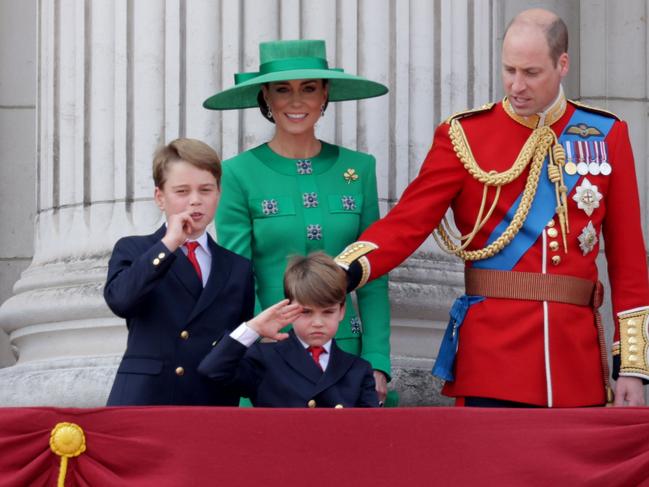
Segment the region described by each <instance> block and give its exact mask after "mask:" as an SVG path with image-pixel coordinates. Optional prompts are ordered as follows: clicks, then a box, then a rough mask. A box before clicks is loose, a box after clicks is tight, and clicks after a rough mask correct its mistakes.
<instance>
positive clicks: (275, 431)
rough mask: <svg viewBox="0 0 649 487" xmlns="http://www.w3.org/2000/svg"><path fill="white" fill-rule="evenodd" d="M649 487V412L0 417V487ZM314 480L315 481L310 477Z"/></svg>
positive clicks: (21, 412) (30, 412) (18, 413)
mask: <svg viewBox="0 0 649 487" xmlns="http://www.w3.org/2000/svg"><path fill="white" fill-rule="evenodd" d="M59 422H71V423H76V424H78V425H79V426H81V428H82V429H83V430H84V432H85V437H86V441H87V450H86V451H85V453H83V454H81V455H80V456H79V457H76V458H72V459H70V460H69V464H68V472H67V476H66V482H65V485H66V487H72V486H75V487H77V486H78V487H111V486H120V487H123V486H136V487H149V486H151V487H154V486H155V487H165V486H170V487H171V486H173V487H183V486H189V487H200V486H224V487H232V486H250V485H254V486H262V485H263V486H282V487H289V486H298V485H299V486H302V485H309V486H312V487H316V486H327V487H333V486H335V487H344V486H364V485H367V486H373V487H377V486H390V487H395V486H422V485H423V486H429V485H443V486H464V485H470V486H491V485H494V486H496V485H497V486H501V487H502V486H510V485H511V486H602V487H614V486H625V487H628V486H645V485H646V486H649V408H626V409H614V408H609V409H604V408H602V409H599V408H597V409H563V410H561V409H557V410H519V409H512V410H499V409H476V408H395V409H385V410H360V409H345V410H326V409H314V410H309V409H301V410H295V409H294V410H288V409H252V408H249V409H238V408H203V407H196V408H187V407H185V408H176V407H131V408H97V409H59V408H5V409H0V486H3V487H40V486H55V485H56V481H57V475H58V470H59V463H60V458H59V457H58V456H56V455H55V454H54V453H53V452H52V451H51V450H50V447H49V436H50V432H51V430H52V428H54V426H55V425H56V424H57V423H59ZM314 473H317V475H314Z"/></svg>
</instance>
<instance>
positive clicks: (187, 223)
mask: <svg viewBox="0 0 649 487" xmlns="http://www.w3.org/2000/svg"><path fill="white" fill-rule="evenodd" d="M191 214H192V210H187V211H183V212H182V213H176V214H175V215H170V216H169V218H168V219H167V233H166V234H165V236H164V237H162V243H163V244H164V245H165V247H167V248H168V249H169V251H170V252H174V251H175V250H176V249H177V248H178V247H180V246H181V245H182V244H184V243H185V242H186V241H187V239H188V238H189V237H190V236H191V235H192V234H193V233H194V232H195V231H196V229H195V228H194V222H193V220H192V217H191Z"/></svg>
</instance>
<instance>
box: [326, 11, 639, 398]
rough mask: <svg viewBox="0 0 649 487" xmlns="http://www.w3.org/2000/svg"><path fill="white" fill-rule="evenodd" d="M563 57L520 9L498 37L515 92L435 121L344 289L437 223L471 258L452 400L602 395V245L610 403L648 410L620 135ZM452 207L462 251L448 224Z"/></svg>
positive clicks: (625, 156) (558, 27) (551, 34)
mask: <svg viewBox="0 0 649 487" xmlns="http://www.w3.org/2000/svg"><path fill="white" fill-rule="evenodd" d="M567 47H568V35H567V29H566V26H565V24H564V23H563V21H562V20H561V19H559V18H558V17H557V16H556V15H555V14H553V13H551V12H548V11H545V10H540V9H533V10H528V11H525V12H522V13H521V14H519V15H518V16H517V17H516V18H515V19H514V20H513V21H512V23H511V24H510V26H509V27H508V29H507V32H506V34H505V38H504V42H503V51H502V61H503V68H502V76H503V84H504V88H505V93H506V97H505V98H504V99H503V101H502V102H500V103H496V104H489V105H485V106H484V107H482V108H480V109H477V110H472V111H469V112H465V113H462V114H459V115H456V116H453V117H451V118H449V119H448V120H447V121H446V122H445V123H443V124H441V125H440V126H439V127H438V128H437V130H436V132H435V138H434V141H433V145H432V147H431V149H430V152H429V153H428V155H427V157H426V159H425V161H424V163H423V165H422V167H421V171H420V173H419V175H418V177H417V178H416V179H415V180H413V181H412V183H411V184H410V185H409V186H408V188H407V189H406V191H405V192H404V193H403V195H402V197H401V200H400V201H399V203H398V204H397V205H396V206H395V207H394V208H393V209H392V211H390V213H389V214H388V215H387V216H386V217H385V218H383V219H382V220H380V221H378V222H377V223H375V224H374V225H372V226H371V227H370V228H368V229H367V231H365V232H364V233H363V234H362V235H361V237H360V238H359V241H358V242H356V243H354V244H352V245H350V246H349V247H348V248H347V249H346V250H345V251H344V252H343V253H341V254H340V255H339V256H338V257H337V260H338V262H339V264H340V265H342V266H343V267H344V268H346V269H347V271H348V276H349V279H350V284H351V287H354V286H356V285H363V284H364V283H365V282H367V281H368V280H370V279H374V278H376V277H379V276H381V275H382V274H384V273H386V272H388V271H390V270H391V269H393V268H394V267H396V266H397V265H399V264H400V263H401V262H402V261H403V260H404V259H405V258H407V257H408V256H409V255H410V254H411V253H412V252H414V251H415V250H416V249H417V248H418V247H419V246H420V245H421V243H422V242H423V241H424V239H425V238H426V237H427V236H428V235H429V234H430V233H431V231H433V230H434V229H436V228H437V230H436V231H435V235H436V237H437V239H438V242H440V243H441V245H442V246H443V247H445V248H446V249H447V250H448V251H449V252H452V253H454V254H456V255H458V256H460V257H461V258H462V259H463V260H465V262H466V268H465V281H466V294H465V295H464V296H462V297H461V298H459V299H458V300H457V301H456V302H455V304H454V305H453V308H452V310H451V322H450V323H449V328H448V330H447V332H446V335H445V337H444V340H443V344H442V349H441V350H440V355H439V357H438V359H437V361H436V367H435V369H434V371H433V372H434V373H436V372H437V374H436V375H439V376H440V377H442V378H444V379H445V380H446V384H445V386H444V390H443V393H444V394H446V395H449V396H453V397H456V398H458V403H459V404H462V403H465V404H466V405H485V406H508V405H511V406H513V405H536V406H546V407H578V406H593V405H603V404H604V403H605V402H606V401H607V390H608V375H609V374H608V365H607V360H606V349H605V348H606V347H605V345H604V340H603V334H602V330H601V322H600V320H599V314H598V313H597V311H596V309H597V307H598V306H599V304H601V286H599V285H598V284H597V279H598V278H597V276H598V274H597V267H596V263H595V259H596V257H597V254H598V250H599V246H600V241H601V239H602V237H603V239H604V240H605V242H606V247H605V250H606V257H607V261H608V273H609V279H610V283H611V290H612V303H613V311H614V315H615V322H616V326H615V337H614V344H613V363H614V371H613V376H614V378H617V382H616V391H615V392H616V395H615V404H616V405H642V404H643V403H644V398H643V392H644V390H643V384H642V381H643V379H649V358H648V353H647V349H648V347H649V339H648V337H647V333H648V331H647V323H648V320H649V284H648V279H647V266H646V255H645V247H644V241H643V236H642V230H641V226H640V207H639V201H638V190H637V183H636V177H635V169H634V162H633V154H632V151H631V145H630V142H629V137H628V133H627V125H626V123H625V122H623V121H620V120H619V119H618V118H617V117H615V115H613V114H610V113H608V112H604V111H602V110H598V109H593V108H590V107H585V106H583V105H581V104H578V103H575V102H572V101H569V100H566V98H565V97H564V94H563V90H562V87H561V80H562V79H563V78H564V76H565V75H566V74H567V72H568V68H569V59H568V54H567ZM449 207H451V208H452V210H453V216H454V220H455V225H456V227H457V229H458V230H459V232H460V234H461V235H455V237H459V241H457V242H454V239H453V234H454V233H456V232H453V231H451V230H450V229H448V227H447V225H446V224H445V223H444V222H442V219H443V217H444V214H445V213H446V210H447V209H448V208H449ZM440 223H441V225H440ZM456 351H457V352H456Z"/></svg>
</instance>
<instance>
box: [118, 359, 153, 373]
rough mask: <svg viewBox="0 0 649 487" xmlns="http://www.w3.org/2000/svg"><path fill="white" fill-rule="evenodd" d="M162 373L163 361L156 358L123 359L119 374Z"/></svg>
mask: <svg viewBox="0 0 649 487" xmlns="http://www.w3.org/2000/svg"><path fill="white" fill-rule="evenodd" d="M160 372H162V360H157V359H154V358H137V357H130V358H123V359H122V363H121V364H119V369H117V373H118V374H119V373H121V374H147V375H158V374H159V373H160Z"/></svg>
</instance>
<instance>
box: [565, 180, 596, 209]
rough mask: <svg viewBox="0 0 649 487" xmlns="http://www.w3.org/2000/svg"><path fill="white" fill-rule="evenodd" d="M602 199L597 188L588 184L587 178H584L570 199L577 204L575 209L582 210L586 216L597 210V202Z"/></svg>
mask: <svg viewBox="0 0 649 487" xmlns="http://www.w3.org/2000/svg"><path fill="white" fill-rule="evenodd" d="M602 198H603V196H602V193H600V192H599V191H597V186H593V185H592V184H590V181H589V180H588V179H587V178H584V180H583V181H582V182H581V184H580V185H579V186H577V189H576V190H575V194H574V195H572V199H573V200H575V201H576V202H577V208H579V209H580V210H584V212H585V213H586V214H587V215H588V216H590V215H592V214H593V211H595V208H599V200H601V199H602Z"/></svg>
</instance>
